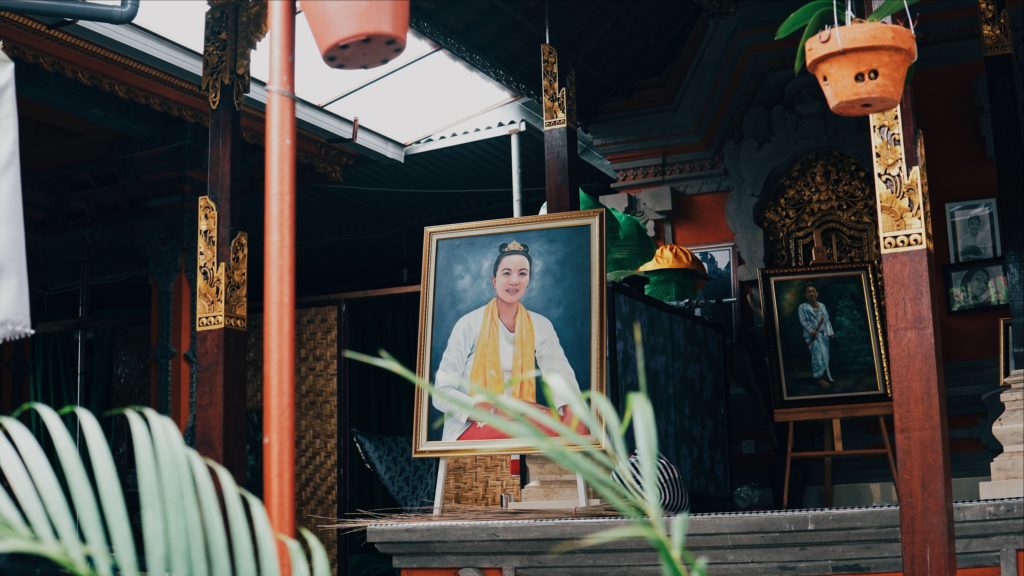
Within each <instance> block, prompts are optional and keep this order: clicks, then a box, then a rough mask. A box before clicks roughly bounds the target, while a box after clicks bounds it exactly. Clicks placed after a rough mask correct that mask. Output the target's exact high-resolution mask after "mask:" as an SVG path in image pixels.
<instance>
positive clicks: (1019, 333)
mask: <svg viewBox="0 0 1024 576" xmlns="http://www.w3.org/2000/svg"><path fill="white" fill-rule="evenodd" d="M978 11H979V15H980V18H981V40H982V46H983V48H984V51H985V78H986V80H987V83H988V99H989V105H990V107H991V110H992V136H993V144H994V148H995V156H996V158H995V160H996V175H997V178H998V182H999V184H998V185H999V196H998V201H999V216H1000V220H1001V222H1000V226H999V231H1000V234H1001V235H1002V238H1001V242H1002V246H1003V259H1004V262H1005V266H1006V280H1007V285H1008V286H1009V288H1010V315H1011V316H1012V322H1011V324H1010V326H1011V330H1012V331H1013V335H1012V337H1011V338H1010V342H1012V343H1013V349H1012V350H1008V351H1007V353H1009V354H1012V355H1013V356H1014V358H1015V360H1016V361H1015V362H1014V364H1013V365H1015V366H1022V365H1024V362H1022V356H1024V349H1022V347H1024V230H1022V229H1021V226H1020V225H1019V224H1018V222H1017V219H1018V218H1019V217H1020V215H1021V214H1024V194H1022V193H1021V190H1024V164H1022V163H1021V161H1020V159H1021V157H1022V155H1024V146H1022V144H1021V132H1020V128H1021V126H1020V113H1019V107H1020V103H1018V102H1017V98H1016V90H1014V88H1013V87H1014V71H1013V67H1014V66H1015V65H1016V66H1020V62H1019V61H1018V62H1016V63H1014V56H1013V50H1012V43H1011V34H1010V22H1009V20H1010V13H1009V10H1007V9H1006V8H1003V9H1000V8H999V7H998V6H997V4H996V2H995V0H979V2H978ZM1017 42H1018V45H1019V42H1020V41H1019V40H1017ZM1003 385H1004V386H1006V388H1007V389H1006V390H1005V391H1004V392H1002V393H1001V394H1000V396H999V399H1000V401H1002V403H1003V405H1004V406H1005V411H1004V412H1003V414H1002V415H1000V416H999V418H998V419H997V420H996V421H995V423H994V424H993V426H992V434H993V435H994V436H995V437H996V439H997V440H999V442H1000V443H1001V444H1002V445H1003V453H1002V454H1000V455H998V456H996V458H995V459H994V460H993V461H992V463H991V465H990V468H991V472H992V479H991V481H990V482H982V483H981V485H980V486H979V487H978V489H979V492H980V495H981V497H982V498H985V499H988V498H1010V497H1020V496H1024V374H1022V372H1021V371H1019V370H1018V371H1015V372H1014V373H1012V374H1010V376H1009V378H1007V379H1006V380H1005V381H1004V382H1003Z"/></svg>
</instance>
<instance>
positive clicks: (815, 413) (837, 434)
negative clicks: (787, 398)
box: [775, 402, 899, 509]
mask: <svg viewBox="0 0 1024 576" xmlns="http://www.w3.org/2000/svg"><path fill="white" fill-rule="evenodd" d="M871 416H874V417H876V418H878V427H879V430H880V431H881V433H882V443H883V444H884V447H883V448H861V449H856V450H846V449H844V448H843V433H842V426H841V422H842V420H844V419H850V418H863V417H871ZM886 416H892V402H873V403H868V404H847V405H845V406H826V407H819V406H816V407H813V408H782V409H779V410H776V411H775V422H776V423H779V422H786V423H788V424H789V431H788V433H787V434H786V474H785V478H784V480H783V483H782V508H783V509H786V508H787V507H788V505H789V475H790V470H791V468H792V464H793V459H794V458H822V459H824V461H825V506H826V507H828V506H832V458H835V457H842V456H885V457H887V458H888V459H889V470H890V471H891V472H892V481H893V486H894V487H895V486H896V484H897V482H896V459H895V458H894V457H893V453H892V443H891V442H890V441H889V429H888V427H887V426H886V424H885V417H886ZM814 421H824V426H825V446H824V449H823V450H809V451H801V452H795V451H793V427H794V425H795V424H796V423H797V422H814ZM896 493H897V496H898V495H899V491H898V490H897V492H896Z"/></svg>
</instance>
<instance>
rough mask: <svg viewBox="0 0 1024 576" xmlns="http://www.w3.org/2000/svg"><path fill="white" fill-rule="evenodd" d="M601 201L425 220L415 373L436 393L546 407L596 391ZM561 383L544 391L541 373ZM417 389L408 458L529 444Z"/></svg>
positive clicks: (601, 359)
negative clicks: (481, 217)
mask: <svg viewBox="0 0 1024 576" xmlns="http://www.w3.org/2000/svg"><path fill="white" fill-rule="evenodd" d="M603 218H604V215H603V211H602V210H588V211H582V212H566V213H559V214H550V215H544V216H529V217H524V218H514V219H506V220H492V221H486V222H470V223H465V224H453V225H447V226H434V227H428V228H426V229H424V242H423V284H422V290H421V296H420V330H419V353H418V361H417V374H418V375H419V376H420V377H421V378H423V379H425V380H427V381H429V382H431V383H433V384H434V385H435V387H436V389H437V390H438V392H443V394H447V395H454V396H455V397H458V398H460V399H461V400H463V401H468V402H470V403H474V402H476V401H478V398H479V394H480V389H481V388H483V389H487V390H489V391H491V392H494V393H499V394H505V395H510V396H513V397H515V398H518V399H520V400H524V401H526V402H529V403H534V404H536V405H537V408H538V409H539V410H545V411H549V412H550V411H554V412H556V413H557V414H558V415H559V416H560V417H562V418H563V422H567V423H568V422H570V421H571V418H572V415H571V409H570V407H569V406H568V401H567V400H566V398H563V397H560V396H559V394H562V395H565V394H575V393H583V392H585V391H588V390H592V391H597V392H601V393H604V382H605V378H604V363H605V340H604V339H605V334H604V314H605V311H604V310H605V303H604V299H605V280H604V278H605V271H604V220H603ZM555 377H557V378H559V379H560V380H561V381H562V382H563V383H565V384H566V385H565V386H563V387H560V388H559V392H558V393H552V392H551V389H550V388H548V387H546V386H545V380H546V379H553V378H555ZM442 396H443V395H442V394H435V395H434V396H433V397H430V396H429V395H428V394H427V393H426V392H425V391H423V390H417V392H416V403H415V414H414V421H413V456H450V455H460V454H520V453H529V452H530V451H531V450H530V449H529V448H528V447H527V445H526V443H525V442H523V441H521V440H517V439H515V438H510V437H508V436H506V435H504V434H503V433H501V432H500V431H499V430H497V429H496V428H494V427H492V426H488V425H486V424H485V423H479V422H474V421H473V420H472V419H471V418H470V417H469V416H468V415H467V414H466V413H465V412H462V411H460V410H459V409H458V408H457V407H455V406H453V405H450V402H446V401H445V400H444V398H443V397H442Z"/></svg>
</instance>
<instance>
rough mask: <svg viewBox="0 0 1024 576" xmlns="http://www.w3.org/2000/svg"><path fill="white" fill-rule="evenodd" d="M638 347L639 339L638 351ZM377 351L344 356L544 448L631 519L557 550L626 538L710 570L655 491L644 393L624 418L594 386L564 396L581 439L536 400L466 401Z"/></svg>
mask: <svg viewBox="0 0 1024 576" xmlns="http://www.w3.org/2000/svg"><path fill="white" fill-rule="evenodd" d="M640 346H641V344H640V343H639V342H638V343H637V348H638V349H639V348H640ZM380 354H381V355H380V356H379V357H378V356H369V355H367V354H361V353H359V352H354V351H351V350H347V351H345V353H344V355H345V357H347V358H349V359H351V360H355V361H358V362H363V363H365V364H369V365H372V366H376V367H378V368H381V369H383V370H387V371H388V372H391V373H393V374H396V375H398V376H401V377H402V378H404V379H406V380H408V381H409V382H411V383H413V384H414V385H416V386H417V387H418V388H420V389H422V390H424V391H426V392H427V393H428V394H429V395H431V396H436V397H440V398H443V399H444V401H445V402H447V403H449V404H450V405H451V406H453V407H455V408H456V409H458V410H460V411H464V412H466V413H467V414H469V417H470V418H471V419H472V420H474V421H477V422H483V423H486V424H487V425H489V426H493V427H494V428H496V429H498V430H500V431H501V432H504V433H505V434H507V435H509V436H511V437H513V438H516V439H517V440H519V441H522V442H524V443H525V444H526V445H528V446H529V447H530V448H531V449H533V450H536V451H538V452H541V453H543V454H544V455H545V456H547V457H548V458H550V459H552V460H554V461H556V462H558V463H559V464H560V465H561V466H562V467H564V468H566V469H567V470H569V471H570V472H574V473H577V474H580V475H581V476H582V477H583V479H584V481H585V482H586V483H587V485H588V486H590V487H591V488H593V489H594V491H595V492H596V493H597V494H598V495H599V496H600V497H601V499H603V500H604V501H605V502H607V503H608V504H610V505H611V506H613V507H614V508H615V509H616V510H617V511H618V512H619V513H620V514H622V515H623V516H624V517H626V518H628V519H630V523H629V524H627V525H624V526H616V527H614V528H610V529H608V530H602V531H600V532H596V533H593V534H589V535H587V536H585V537H583V538H582V539H580V540H577V541H574V542H568V543H564V544H561V545H559V546H557V547H556V548H555V549H554V550H553V552H555V553H558V552H566V551H569V550H573V549H578V548H585V547H589V546H596V545H600V544H605V543H608V542H612V541H616V540H622V539H643V540H645V541H647V543H648V544H649V545H650V546H651V547H652V548H653V549H654V551H655V553H656V554H657V556H658V559H659V562H660V563H661V567H662V573H663V574H665V575H672V576H691V575H692V576H696V575H705V574H706V564H707V563H706V560H704V559H703V558H695V557H694V556H693V554H691V553H690V552H688V551H687V550H686V549H685V548H684V547H683V543H684V542H685V536H684V533H685V529H686V518H687V516H686V515H685V514H683V515H680V516H676V517H673V518H672V519H671V520H670V521H668V523H670V524H671V530H670V529H669V527H668V526H667V522H666V518H665V514H664V511H663V510H662V508H661V495H660V493H659V492H658V482H657V469H658V437H657V427H656V425H655V420H654V408H653V406H652V405H651V401H650V399H649V398H648V397H647V395H646V394H645V393H641V392H631V393H629V394H628V395H627V398H626V408H625V411H624V415H623V416H622V417H621V418H620V417H619V414H618V413H617V411H616V410H615V408H614V407H613V406H612V403H611V402H610V401H609V400H608V398H607V397H605V396H604V395H601V394H597V393H592V392H589V391H588V392H584V393H583V394H582V395H578V394H575V393H564V394H561V395H560V397H562V398H571V400H570V401H569V407H570V408H571V409H572V413H573V416H574V417H575V419H576V420H578V421H579V422H581V423H582V424H583V425H585V426H586V427H587V429H588V430H590V431H591V434H592V435H593V436H592V437H591V436H582V435H580V434H578V433H576V432H575V428H576V424H577V422H576V421H574V422H571V423H570V425H569V426H566V425H565V424H563V423H562V422H561V419H560V418H558V415H557V413H554V411H545V412H538V410H537V409H536V408H535V407H534V405H532V404H529V403H527V402H524V401H522V400H519V399H516V398H512V397H510V396H505V395H504V394H496V393H494V392H492V391H489V390H485V389H483V388H481V387H479V386H474V385H472V384H469V389H470V393H471V396H473V397H474V398H475V399H474V400H473V401H466V400H464V399H462V398H461V397H459V396H457V395H454V394H451V393H446V392H445V391H444V390H439V389H437V388H436V387H434V386H433V385H432V384H431V383H430V382H427V381H426V380H423V379H421V378H419V377H417V375H416V374H415V373H414V372H412V371H411V370H409V369H408V368H406V367H405V366H404V365H402V363H401V362H399V361H397V360H396V359H395V358H394V357H392V356H391V355H389V354H388V353H387V352H384V351H382V352H381V353H380ZM641 374H643V372H641ZM545 385H546V386H550V387H551V389H552V390H556V391H557V390H559V389H563V388H564V390H566V391H568V390H569V388H568V387H567V386H566V383H565V382H564V381H561V380H559V379H556V378H549V379H547V380H546V381H545ZM481 401H484V402H489V403H490V404H492V405H493V406H495V407H497V409H498V410H497V412H498V413H492V412H491V411H490V410H483V409H480V408H477V407H476V402H481ZM588 402H589V405H588ZM630 424H632V426H633V434H634V440H635V442H636V448H637V458H638V460H639V468H640V479H639V481H637V479H636V478H635V477H634V473H633V467H632V465H631V464H630V462H629V456H630V455H629V452H628V451H627V448H626V438H625V436H626V432H627V430H628V428H629V426H630ZM545 428H546V429H549V430H553V431H554V432H556V433H557V434H558V435H559V436H560V437H552V436H548V435H547V434H546V433H545V432H544V431H543V430H544V429H545ZM612 472H615V473H617V475H618V477H619V478H620V479H621V482H620V481H619V480H617V479H615V478H613V477H612Z"/></svg>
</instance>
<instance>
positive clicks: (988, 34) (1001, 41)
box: [978, 0, 1011, 56]
mask: <svg viewBox="0 0 1024 576" xmlns="http://www.w3.org/2000/svg"><path fill="white" fill-rule="evenodd" d="M978 17H979V18H980V20H981V44H982V48H983V49H984V52H985V56H997V55H999V54H1009V53H1010V51H1011V47H1010V27H1009V25H1008V24H1007V22H1006V8H1000V7H998V6H997V5H996V0H978Z"/></svg>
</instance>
